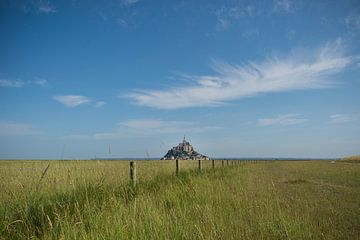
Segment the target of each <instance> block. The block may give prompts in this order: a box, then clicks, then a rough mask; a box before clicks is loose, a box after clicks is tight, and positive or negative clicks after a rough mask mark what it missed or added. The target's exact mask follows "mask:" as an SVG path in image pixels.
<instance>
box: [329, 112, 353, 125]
mask: <svg viewBox="0 0 360 240" xmlns="http://www.w3.org/2000/svg"><path fill="white" fill-rule="evenodd" d="M355 121H357V119H356V118H355V117H353V116H350V115H347V114H333V115H331V116H330V123H335V124H342V123H349V122H355Z"/></svg>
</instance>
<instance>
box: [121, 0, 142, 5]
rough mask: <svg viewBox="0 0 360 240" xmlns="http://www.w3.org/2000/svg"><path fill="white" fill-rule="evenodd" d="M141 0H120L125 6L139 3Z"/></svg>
mask: <svg viewBox="0 0 360 240" xmlns="http://www.w3.org/2000/svg"><path fill="white" fill-rule="evenodd" d="M139 1H140V0H120V2H121V4H122V5H124V6H131V5H134V4H135V3H138V2H139Z"/></svg>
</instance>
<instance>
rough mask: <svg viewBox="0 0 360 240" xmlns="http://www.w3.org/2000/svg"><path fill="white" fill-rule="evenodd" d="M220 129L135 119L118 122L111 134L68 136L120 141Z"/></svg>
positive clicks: (189, 123) (159, 120)
mask: <svg viewBox="0 0 360 240" xmlns="http://www.w3.org/2000/svg"><path fill="white" fill-rule="evenodd" d="M218 129H221V127H216V126H202V125H199V124H196V123H193V122H186V121H165V120H161V119H135V120H129V121H125V122H120V123H118V124H117V128H115V129H114V130H113V131H111V132H102V133H95V134H92V135H81V134H75V135H71V136H68V137H69V138H73V139H95V140H105V139H121V138H131V137H144V136H154V135H160V134H174V133H181V134H184V133H188V132H191V133H199V132H208V131H214V130H218Z"/></svg>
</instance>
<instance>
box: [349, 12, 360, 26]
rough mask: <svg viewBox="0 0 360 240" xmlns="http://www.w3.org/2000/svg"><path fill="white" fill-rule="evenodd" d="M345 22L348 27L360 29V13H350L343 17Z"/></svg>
mask: <svg viewBox="0 0 360 240" xmlns="http://www.w3.org/2000/svg"><path fill="white" fill-rule="evenodd" d="M345 24H346V26H347V27H348V28H349V29H353V30H360V14H356V13H352V14H350V15H348V16H347V17H346V18H345Z"/></svg>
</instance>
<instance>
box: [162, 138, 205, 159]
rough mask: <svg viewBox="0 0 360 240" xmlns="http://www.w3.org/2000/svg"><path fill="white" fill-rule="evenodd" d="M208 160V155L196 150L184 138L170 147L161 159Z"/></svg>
mask: <svg viewBox="0 0 360 240" xmlns="http://www.w3.org/2000/svg"><path fill="white" fill-rule="evenodd" d="M174 159H178V160H209V157H207V156H205V155H203V154H200V153H198V152H196V151H195V150H194V148H193V146H191V144H190V143H189V142H188V141H186V139H185V136H184V139H183V141H182V142H181V143H179V145H177V146H175V147H173V148H172V149H170V150H169V151H168V152H167V153H166V154H165V156H164V157H163V158H161V160H174Z"/></svg>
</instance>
